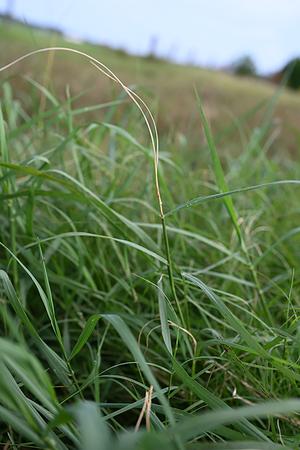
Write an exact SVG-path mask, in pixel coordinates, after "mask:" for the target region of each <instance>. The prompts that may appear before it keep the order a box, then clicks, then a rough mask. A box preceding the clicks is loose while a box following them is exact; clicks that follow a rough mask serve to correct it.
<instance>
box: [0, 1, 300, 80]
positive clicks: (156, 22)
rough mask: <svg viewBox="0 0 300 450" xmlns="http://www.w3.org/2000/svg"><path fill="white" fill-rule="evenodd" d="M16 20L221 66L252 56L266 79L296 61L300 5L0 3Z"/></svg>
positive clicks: (299, 50) (138, 51)
mask: <svg viewBox="0 0 300 450" xmlns="http://www.w3.org/2000/svg"><path fill="white" fill-rule="evenodd" d="M9 3H10V4H11V6H12V10H13V13H14V15H15V16H16V17H18V18H19V19H22V20H25V21H26V22H29V23H30V22H33V23H36V24H40V25H48V26H54V27H58V28H60V29H62V30H63V31H64V32H65V33H66V34H67V35H69V36H71V37H74V38H75V37H76V38H81V39H86V40H90V41H93V42H97V43H102V44H106V45H109V46H112V47H117V48H123V49H125V50H127V51H130V52H131V53H134V54H146V53H149V51H151V50H155V52H156V53H157V54H158V55H159V56H163V57H168V58H171V59H173V60H175V61H177V62H182V63H186V62H188V63H190V62H194V63H196V64H200V65H204V66H211V67H224V66H226V65H228V64H229V63H231V62H232V61H235V60H236V59H237V58H239V57H240V56H243V55H250V56H251V57H252V58H253V60H254V62H255V63H256V65H257V68H258V70H259V72H261V73H265V74H268V73H272V72H274V71H276V70H277V69H280V68H282V66H283V65H284V64H285V63H286V62H287V61H288V60H289V59H291V58H292V57H294V56H299V55H300V0H0V11H5V10H6V9H7V5H8V4H9Z"/></svg>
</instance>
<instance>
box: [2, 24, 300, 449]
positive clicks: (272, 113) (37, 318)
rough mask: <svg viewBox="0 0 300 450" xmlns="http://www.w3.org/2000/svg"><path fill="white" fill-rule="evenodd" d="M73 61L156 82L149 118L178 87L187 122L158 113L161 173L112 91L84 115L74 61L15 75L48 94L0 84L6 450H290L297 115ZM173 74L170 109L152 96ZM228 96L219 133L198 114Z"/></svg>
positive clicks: (255, 95)
mask: <svg viewBox="0 0 300 450" xmlns="http://www.w3.org/2000/svg"><path fill="white" fill-rule="evenodd" d="M21 32H22V33H24V29H21V28H19V27H15V28H11V29H5V30H2V31H1V33H2V34H3V33H7V34H6V35H7V36H8V35H9V33H12V35H11V37H10V39H9V40H7V42H10V43H11V49H9V51H6V53H5V56H4V55H3V53H1V60H2V62H4V59H5V62H7V59H8V58H7V55H9V56H10V57H9V59H13V57H14V56H16V54H22V53H24V51H26V50H28V49H29V48H30V45H29V43H28V42H27V41H25V38H24V39H22V40H21V43H20V41H19V39H20V35H19V34H18V33H21ZM23 35H24V34H22V36H23ZM28 36H29V35H28ZM30 39H31V38H30ZM30 39H29V38H28V41H30ZM43 39H45V40H43ZM47 39H49V37H47V35H44V37H43V35H42V34H41V38H40V40H41V42H39V44H41V45H39V46H41V47H43V46H44V45H47V42H46V40H47ZM56 39H57V40H58V41H57V42H56V43H55V44H56V45H60V44H61V42H60V41H59V39H60V38H58V37H57V38H56ZM15 42H18V43H19V44H18V45H19V47H18V48H17V49H16V47H15V45H14V43H15ZM2 45H4V44H3V40H2V39H1V46H2ZM86 47H87V48H85V47H80V48H81V49H83V48H84V49H85V50H86V51H88V52H89V51H90V52H92V51H94V52H95V53H93V54H96V52H100V53H101V55H102V52H103V61H104V62H105V63H107V64H108V65H109V66H110V67H111V68H112V69H115V70H116V72H117V73H118V74H120V75H121V76H122V75H124V77H125V81H130V77H131V75H132V77H133V81H135V80H134V74H136V77H137V79H139V75H138V74H141V80H142V82H141V85H143V83H144V81H145V80H147V79H148V78H147V70H149V71H150V69H151V70H154V67H155V73H156V74H157V75H156V76H157V80H156V81H157V85H155V86H157V89H161V91H160V92H161V97H159V99H160V102H161V104H164V101H165V100H166V101H169V102H170V103H169V104H168V105H167V106H166V105H165V104H164V106H162V109H160V110H159V115H161V114H166V115H168V110H169V108H171V106H170V105H171V102H172V101H174V105H175V104H176V105H177V104H178V102H179V101H180V100H179V99H180V98H181V97H180V96H179V94H178V97H176V98H175V99H174V95H175V94H176V93H177V92H179V91H178V89H179V88H178V87H176V77H178V79H180V83H181V84H182V85H184V89H190V90H191V98H190V99H189V101H190V102H191V103H192V102H193V105H194V106H193V108H194V110H195V111H196V112H197V114H196V113H195V116H193V114H194V113H192V112H191V110H188V106H185V105H182V108H183V109H186V110H188V111H189V112H188V113H187V114H191V117H192V116H193V119H192V120H190V119H188V120H187V119H184V120H187V122H185V125H183V122H184V120H182V121H181V120H179V119H178V121H177V119H176V118H175V116H174V117H173V116H172V115H171V114H170V117H168V120H169V119H170V120H171V116H172V120H174V130H172V129H171V128H169V127H168V126H167V125H166V126H161V130H162V134H161V148H160V153H159V164H158V165H157V163H158V158H157V146H156V140H155V129H154V127H153V124H152V123H150V129H151V136H152V137H153V142H154V148H152V146H151V139H150V138H151V136H150V135H149V132H148V131H147V126H146V124H145V121H144V119H143V116H142V114H141V111H140V110H139V109H138V107H137V106H136V105H134V104H133V102H132V101H130V98H129V100H128V96H126V95H125V93H124V92H123V93H120V91H119V89H117V88H114V87H113V86H112V85H111V84H110V88H109V89H110V90H109V92H110V96H109V98H108V97H107V92H106V93H105V98H103V100H101V101H100V100H99V99H98V96H95V91H93V92H94V94H93V95H94V97H92V98H93V100H92V101H91V102H90V106H89V103H88V100H89V99H90V97H89V96H90V95H92V94H91V92H86V93H85V96H83V97H82V98H81V99H80V101H81V102H83V103H81V102H79V101H78V97H77V94H78V93H79V92H81V91H83V90H84V85H85V83H86V84H87V86H88V85H90V84H91V81H90V79H89V76H90V70H91V69H90V68H89V64H88V63H87V62H84V61H83V60H82V61H81V62H79V61H80V58H79V57H78V56H77V57H75V56H74V55H73V56H72V57H71V56H66V55H65V54H64V55H62V54H57V55H55V61H56V63H55V64H58V66H57V68H56V69H55V67H56V66H52V62H51V59H49V57H45V55H44V56H43V55H36V56H34V57H32V58H31V59H30V60H29V59H28V60H27V61H26V62H25V63H24V64H23V65H22V67H23V68H22V74H23V75H25V72H26V70H31V78H32V79H34V80H37V79H38V70H39V69H38V68H39V67H42V66H41V64H44V68H45V66H46V64H45V61H46V62H47V63H48V65H49V67H50V68H51V67H52V68H51V70H50V69H49V70H48V71H47V70H44V71H42V74H41V73H40V74H39V76H40V78H42V79H41V80H40V81H41V82H42V83H43V80H44V84H43V85H40V84H37V83H36V81H32V80H31V81H28V80H27V81H24V80H21V79H20V77H19V76H17V77H14V76H13V75H12V74H13V73H16V71H17V70H19V69H17V66H14V67H13V68H12V69H10V72H9V74H10V75H8V73H7V72H3V73H2V80H4V81H3V82H2V86H1V87H2V96H1V114H0V147H1V162H0V168H1V173H0V183H1V192H0V196H1V201H2V203H1V204H2V208H1V213H0V220H1V241H0V246H1V252H0V260H1V271H0V280H1V296H0V319H1V329H2V336H1V338H0V420H1V425H0V440H1V445H2V447H3V448H5V449H10V448H11V449H31V448H45V449H50V450H56V449H59V450H60V449H62V450H64V449H76V448H81V449H84V450H86V449H89V450H96V449H97V450H110V449H111V450H115V449H116V450H156V449H157V448H159V447H160V446H164V449H165V450H171V449H172V450H173V449H180V450H183V449H187V450H196V449H197V450H209V449H218V450H225V449H226V450H229V449H230V450H234V449H236V450H237V449H239V450H240V449H244V450H246V449H248V450H253V449H268V450H273V449H287V448H289V449H297V448H299V444H300V433H299V424H300V418H299V412H300V400H298V399H297V398H298V397H299V378H300V376H299V369H300V363H299V342H300V341H299V340H300V331H299V321H298V314H299V307H300V303H299V302H300V296H299V294H300V286H299V281H298V280H299V256H300V255H299V232H300V228H299V201H298V199H299V188H300V186H299V184H300V180H299V170H300V164H299V160H297V151H298V150H297V149H298V142H297V135H296V132H295V133H294V134H293V132H292V131H291V130H293V127H294V125H293V123H294V122H292V119H293V120H296V118H297V117H298V116H299V114H300V113H299V105H298V102H299V100H298V96H297V95H294V96H292V95H291V94H290V93H282V94H281V96H279V98H277V97H278V95H277V94H276V93H275V94H274V92H273V88H272V87H271V86H269V85H265V84H263V83H258V82H254V81H252V82H250V81H245V80H236V79H234V78H232V77H229V76H227V75H224V74H218V73H208V72H207V71H201V70H200V69H196V68H183V67H177V66H172V65H170V64H167V63H163V62H153V61H152V62H151V61H144V60H140V61H138V63H136V64H135V62H134V61H136V60H135V59H134V58H129V57H127V56H124V55H123V56H122V55H117V54H116V53H113V52H111V51H110V50H108V49H102V50H101V51H100V50H98V49H96V48H94V50H93V48H92V47H90V46H86ZM14 52H16V54H14ZM33 61H34V62H33ZM43 61H44V63H43ZM77 61H78V64H77ZM63 64H64V67H65V68H66V69H68V71H67V72H66V73H67V77H66V73H64V75H63V72H62V70H58V67H59V65H61V67H62V65H63ZM18 67H20V66H18ZM118 67H119V70H118ZM137 67H138V68H137ZM26 68H27V69H26ZM71 68H72V69H71ZM75 70H76V76H75V75H73V74H74V73H75V72H74V71H75ZM168 70H169V71H171V70H172V71H173V72H172V73H174V74H176V76H175V75H174V78H173V79H172V84H173V83H174V85H173V91H172V92H173V95H170V94H168V95H166V93H164V94H163V93H162V92H163V82H162V81H160V79H161V80H163V79H164V83H165V84H167V81H168V80H167V79H165V77H166V78H167V71H168ZM36 71H37V72H36ZM85 71H87V73H86V72H85ZM54 73H55V74H56V73H57V74H58V82H59V83H61V84H59V83H58V85H57V87H55V86H53V85H52V83H53V77H54V75H53V74H54ZM72 73H73V74H72ZM77 74H78V76H77ZM183 74H186V78H184V76H183ZM192 74H194V75H192ZM196 74H197V75H196ZM93 76H95V79H96V78H97V76H98V77H99V78H101V74H98V75H97V72H95V74H94V75H93ZM148 76H150V75H148ZM189 76H190V77H191V78H190V82H189V81H187V80H188V79H189V78H188V77H189ZM193 76H196V77H198V76H199V78H201V77H203V79H205V80H206V83H207V85H206V86H208V85H209V86H210V87H209V89H211V92H214V93H215V95H216V97H215V98H214V100H213V101H212V102H211V103H210V101H208V98H207V92H209V91H205V90H204V91H203V90H202V88H201V83H200V82H199V85H200V88H199V93H200V96H201V97H202V98H204V102H202V100H201V99H200V98H196V97H197V96H196V94H195V93H194V91H193V87H192V86H190V84H192V78H193ZM7 77H8V78H7ZM85 77H86V78H85ZM6 78H7V80H6ZM122 79H123V78H122ZM151 79H152V81H153V77H151ZM5 80H6V81H5ZM73 80H74V83H75V84H76V83H77V84H78V85H77V87H76V86H73V87H70V89H68V88H66V82H68V83H69V84H70V85H71V84H72V81H73ZM64 83H65V84H64ZM99 83H102V81H99ZM209 83H210V84H209ZM145 84H147V83H145ZM63 86H64V87H63ZM99 86H104V85H102V84H99ZM155 86H154V87H153V86H152V87H151V89H152V88H155ZM217 86H219V90H218V87H217ZM24 87H25V88H26V89H23V88H24ZM62 87H63V92H64V95H61V91H60V88H62ZM147 88H150V87H149V86H147ZM80 89H81V91H80ZM97 89H98V88H97ZM155 89H156V88H155ZM170 89H171V87H170ZM203 89H204V88H203ZM205 89H207V87H206V88H205ZM149 92H150V94H149V96H150V98H152V102H151V104H152V105H153V108H154V110H155V101H154V100H155V98H156V95H157V92H156V91H155V90H154V91H151V90H150V91H149ZM151 92H152V93H151ZM205 92H206V95H205ZM129 93H130V92H129ZM174 93H175V94H174ZM203 93H204V95H203ZM101 95H102V94H101V93H100V94H99V97H101ZM103 95H104V94H103ZM176 95H177V94H176ZM180 95H183V97H182V98H185V99H186V101H188V99H187V98H186V97H185V95H184V93H182V92H180ZM74 96H75V97H74ZM165 96H166V97H165ZM222 96H223V97H222ZM226 96H227V98H230V108H232V111H233V112H234V113H235V114H237V115H236V118H231V119H229V118H228V121H227V122H225V123H221V122H222V120H221V117H222V116H221V115H220V116H217V117H212V116H211V115H212V110H213V106H212V105H214V104H215V105H216V109H217V102H218V101H219V102H220V109H222V108H224V109H226V107H227V103H226V102H225V100H224V99H225V98H226ZM145 98H146V99H147V91H146V95H145ZM244 99H245V101H244ZM267 99H269V100H268V101H267V102H266V100H267ZM103 101H105V103H103ZM101 102H102V103H101ZM107 102H108V103H107ZM214 102H216V103H214ZM252 102H253V103H252ZM257 102H258V103H259V106H258V107H257V108H255V105H256V104H257ZM262 102H263V107H262ZM83 105H85V106H83ZM187 105H188V104H187ZM278 105H279V106H278ZM246 106H247V107H248V110H247V109H246ZM203 107H204V108H203ZM239 107H241V108H242V107H243V114H242V115H239V113H238V111H239V110H238V108H239ZM164 108H167V109H166V110H164ZM234 108H237V109H236V110H235V109H234ZM244 108H245V109H244ZM249 108H250V109H249ZM203 109H204V110H203ZM162 111H165V112H164V113H162ZM247 111H248V114H246V113H247ZM278 111H279V112H280V111H281V112H282V113H284V114H285V116H284V117H285V118H284V122H283V123H284V130H283V131H282V133H281V134H279V128H278V127H279V125H278V120H277V119H276V117H277V114H279V113H278ZM206 112H207V116H208V118H211V119H212V123H213V125H214V129H215V128H216V129H217V132H215V134H214V135H213V134H212V132H211V129H210V126H209V123H208V121H207V118H206V115H205V113H206ZM297 115H298V116H297ZM146 118H147V120H150V117H149V114H148V113H147V112H146ZM274 118H275V119H274ZM289 118H291V122H289V120H290V119H289ZM258 120H259V121H258ZM251 121H254V123H256V127H255V128H251V127H250V123H251ZM170 123H171V122H170ZM187 123H188V127H189V128H186V131H185V133H184V127H185V126H187ZM177 125H178V127H179V128H178V130H180V132H179V131H177V128H176V127H177ZM180 127H183V128H180ZM188 129H189V130H190V133H191V142H192V144H191V143H190V134H189V132H188ZM237 131H238V133H237ZM197 133H198V134H199V139H198V143H197V145H196V142H197V140H196V135H197ZM237 135H238V136H239V137H238V139H237V138H236V136H237ZM278 142H281V143H282V145H284V146H283V147H281V151H278V148H277V146H278ZM216 147H217V148H216ZM219 148H220V151H219ZM224 148H225V149H230V150H231V151H228V152H226V151H225V150H224Z"/></svg>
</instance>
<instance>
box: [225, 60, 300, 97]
mask: <svg viewBox="0 0 300 450" xmlns="http://www.w3.org/2000/svg"><path fill="white" fill-rule="evenodd" d="M229 71H230V72H232V73H234V74H235V75H238V76H247V77H257V76H258V74H257V69H256V66H255V63H254V61H253V59H252V58H251V57H250V56H243V57H242V58H239V59H237V60H236V61H234V62H233V63H232V64H231V66H230V67H229ZM267 78H268V79H269V80H270V81H273V82H275V83H281V82H283V83H285V84H286V86H288V87H289V88H291V89H295V90H298V89H300V58H293V59H291V60H290V61H289V62H288V63H287V64H286V65H285V66H284V67H283V68H282V69H281V70H279V71H277V72H276V73H274V74H272V75H271V76H269V77H267Z"/></svg>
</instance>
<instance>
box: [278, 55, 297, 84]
mask: <svg viewBox="0 0 300 450" xmlns="http://www.w3.org/2000/svg"><path fill="white" fill-rule="evenodd" d="M282 74H283V76H287V86H289V87H290V88H292V89H299V88H300V58H294V59H292V60H291V61H290V62H289V63H288V64H287V65H286V66H285V67H284V69H283V71H282Z"/></svg>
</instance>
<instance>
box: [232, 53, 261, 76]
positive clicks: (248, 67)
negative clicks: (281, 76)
mask: <svg viewBox="0 0 300 450" xmlns="http://www.w3.org/2000/svg"><path fill="white" fill-rule="evenodd" d="M232 71H233V73H234V74H235V75H240V76H249V77H254V76H255V75H256V67H255V64H254V62H253V60H252V58H251V57H250V56H244V57H242V58H239V59H238V60H237V61H235V62H234V63H233V64H232Z"/></svg>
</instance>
